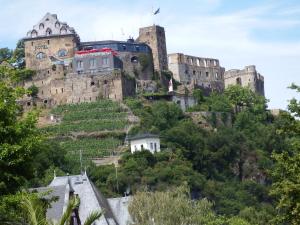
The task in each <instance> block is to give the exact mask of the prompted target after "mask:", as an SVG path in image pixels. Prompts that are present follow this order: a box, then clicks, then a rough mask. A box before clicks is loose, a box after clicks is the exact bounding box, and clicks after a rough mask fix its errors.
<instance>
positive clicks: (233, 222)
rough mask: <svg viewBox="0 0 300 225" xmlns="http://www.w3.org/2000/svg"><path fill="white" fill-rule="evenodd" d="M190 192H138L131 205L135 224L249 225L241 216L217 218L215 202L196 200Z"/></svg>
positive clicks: (171, 190) (182, 187) (178, 190)
mask: <svg viewBox="0 0 300 225" xmlns="http://www.w3.org/2000/svg"><path fill="white" fill-rule="evenodd" d="M188 193H189V192H188V189H187V187H186V186H185V185H184V186H181V187H178V188H174V189H170V190H168V191H165V192H149V191H144V192H138V193H137V194H136V195H135V196H133V200H132V201H131V203H130V205H129V212H130V215H131V216H132V219H133V224H139V225H153V224H155V225H189V224H194V225H237V224H239V225H241V224H242V225H249V224H248V223H247V222H246V221H244V220H243V219H241V218H238V217H233V218H225V217H223V216H218V215H216V214H215V213H214V212H213V210H212V207H213V204H212V203H211V202H209V201H208V200H207V199H202V200H199V201H192V200H191V199H190V198H189V194H188ZM158 203H159V204H158Z"/></svg>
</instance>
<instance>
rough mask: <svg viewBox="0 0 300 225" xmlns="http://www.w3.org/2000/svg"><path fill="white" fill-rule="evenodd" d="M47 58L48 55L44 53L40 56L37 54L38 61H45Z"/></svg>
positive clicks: (40, 53)
mask: <svg viewBox="0 0 300 225" xmlns="http://www.w3.org/2000/svg"><path fill="white" fill-rule="evenodd" d="M46 57H47V55H46V54H45V53H44V52H39V53H38V54H36V58H37V59H45V58H46Z"/></svg>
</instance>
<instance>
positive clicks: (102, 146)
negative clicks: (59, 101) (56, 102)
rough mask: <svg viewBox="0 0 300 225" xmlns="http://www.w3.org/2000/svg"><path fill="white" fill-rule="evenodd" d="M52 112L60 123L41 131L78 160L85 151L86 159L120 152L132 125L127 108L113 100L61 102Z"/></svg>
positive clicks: (84, 156)
mask: <svg viewBox="0 0 300 225" xmlns="http://www.w3.org/2000/svg"><path fill="white" fill-rule="evenodd" d="M50 113H51V114H53V115H55V117H57V118H61V122H60V123H57V124H54V125H51V126H47V127H44V128H42V130H43V131H44V132H46V133H47V134H48V135H49V136H51V137H53V138H55V139H56V140H57V141H58V142H59V143H60V145H61V147H62V148H63V149H66V150H67V152H68V156H69V157H72V158H78V159H79V155H80V153H79V152H80V151H82V157H83V159H84V160H86V159H92V158H99V157H104V156H110V155H115V154H118V146H120V145H122V144H123V140H124V138H125V133H126V128H127V127H128V126H129V125H130V124H129V122H128V119H127V117H128V112H126V109H122V108H121V106H120V104H119V103H116V102H112V101H110V100H101V101H98V102H92V103H81V104H71V105H61V106H58V107H56V108H54V109H52V110H51V112H50Z"/></svg>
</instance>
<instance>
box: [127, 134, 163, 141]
mask: <svg viewBox="0 0 300 225" xmlns="http://www.w3.org/2000/svg"><path fill="white" fill-rule="evenodd" d="M145 138H159V135H157V134H150V133H144V134H137V135H135V136H130V137H128V138H127V140H128V141H132V140H139V139H145Z"/></svg>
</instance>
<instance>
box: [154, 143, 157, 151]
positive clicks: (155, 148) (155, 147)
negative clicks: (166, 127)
mask: <svg viewBox="0 0 300 225" xmlns="http://www.w3.org/2000/svg"><path fill="white" fill-rule="evenodd" d="M154 150H155V151H157V145H156V143H154Z"/></svg>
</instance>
